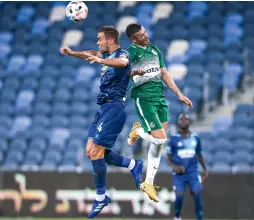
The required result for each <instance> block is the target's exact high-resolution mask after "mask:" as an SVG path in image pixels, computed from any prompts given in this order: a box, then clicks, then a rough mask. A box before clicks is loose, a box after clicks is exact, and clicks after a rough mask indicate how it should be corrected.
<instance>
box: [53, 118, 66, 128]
mask: <svg viewBox="0 0 254 220" xmlns="http://www.w3.org/2000/svg"><path fill="white" fill-rule="evenodd" d="M68 125H69V120H68V118H67V117H65V116H60V115H55V116H53V117H52V118H51V120H50V127H51V128H66V127H67V126H68Z"/></svg>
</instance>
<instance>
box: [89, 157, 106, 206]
mask: <svg viewBox="0 0 254 220" xmlns="http://www.w3.org/2000/svg"><path fill="white" fill-rule="evenodd" d="M92 164H93V176H94V183H95V187H96V194H97V195H98V196H97V198H96V200H98V201H103V200H104V198H105V192H106V173H107V168H106V163H105V160H104V158H103V159H98V160H92Z"/></svg>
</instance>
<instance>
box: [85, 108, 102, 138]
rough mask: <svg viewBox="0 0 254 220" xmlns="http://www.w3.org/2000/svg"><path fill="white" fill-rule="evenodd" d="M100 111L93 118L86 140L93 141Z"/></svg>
mask: <svg viewBox="0 0 254 220" xmlns="http://www.w3.org/2000/svg"><path fill="white" fill-rule="evenodd" d="M100 115H101V114H100V111H98V112H97V113H96V114H95V116H94V118H93V121H92V123H91V125H90V127H89V129H88V139H94V135H95V133H96V129H97V125H98V122H99V120H100ZM90 143H91V142H90Z"/></svg>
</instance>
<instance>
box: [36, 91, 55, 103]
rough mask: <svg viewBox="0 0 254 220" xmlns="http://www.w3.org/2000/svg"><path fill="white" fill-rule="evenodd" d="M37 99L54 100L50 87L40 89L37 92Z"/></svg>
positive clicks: (40, 100) (41, 100) (39, 100)
mask: <svg viewBox="0 0 254 220" xmlns="http://www.w3.org/2000/svg"><path fill="white" fill-rule="evenodd" d="M36 99H37V101H38V102H49V101H51V100H52V93H51V91H50V90H48V89H40V90H38V92H37V95H36Z"/></svg>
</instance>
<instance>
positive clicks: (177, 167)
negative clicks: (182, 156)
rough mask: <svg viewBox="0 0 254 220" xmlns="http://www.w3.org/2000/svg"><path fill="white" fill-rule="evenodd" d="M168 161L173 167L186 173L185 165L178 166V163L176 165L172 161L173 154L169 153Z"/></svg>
mask: <svg viewBox="0 0 254 220" xmlns="http://www.w3.org/2000/svg"><path fill="white" fill-rule="evenodd" d="M168 163H169V165H170V166H171V167H172V169H173V170H174V171H175V172H177V173H184V171H185V170H184V167H183V166H178V165H175V164H174V163H173V161H172V156H171V155H168Z"/></svg>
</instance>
